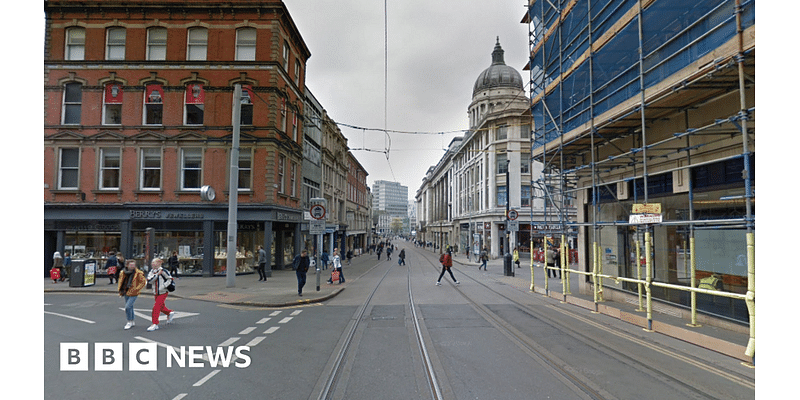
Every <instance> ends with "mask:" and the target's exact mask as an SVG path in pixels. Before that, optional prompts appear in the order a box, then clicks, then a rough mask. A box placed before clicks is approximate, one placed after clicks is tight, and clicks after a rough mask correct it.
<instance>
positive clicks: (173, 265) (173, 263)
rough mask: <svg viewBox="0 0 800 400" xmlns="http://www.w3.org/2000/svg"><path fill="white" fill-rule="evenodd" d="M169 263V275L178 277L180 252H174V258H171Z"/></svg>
mask: <svg viewBox="0 0 800 400" xmlns="http://www.w3.org/2000/svg"><path fill="white" fill-rule="evenodd" d="M167 262H169V273H170V274H172V276H173V277H175V278H177V277H178V264H179V263H178V252H177V251H173V252H172V257H170V258H169V260H168V261H167Z"/></svg>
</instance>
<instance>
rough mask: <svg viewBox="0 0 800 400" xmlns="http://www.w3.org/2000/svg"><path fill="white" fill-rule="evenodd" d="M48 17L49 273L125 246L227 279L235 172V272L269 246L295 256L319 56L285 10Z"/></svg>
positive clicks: (192, 8)
mask: <svg viewBox="0 0 800 400" xmlns="http://www.w3.org/2000/svg"><path fill="white" fill-rule="evenodd" d="M45 17H46V20H45V22H46V35H45V62H44V64H45V65H44V70H45V71H44V77H45V90H44V92H45V93H44V94H45V96H44V108H45V120H44V162H45V168H44V170H45V176H44V180H45V189H44V218H45V221H44V225H45V249H44V250H45V268H44V269H45V272H46V271H47V270H48V269H49V267H50V265H51V264H52V254H53V252H55V251H59V252H62V254H63V252H64V251H70V252H71V253H72V257H73V259H76V258H83V259H87V260H92V259H93V260H97V261H98V262H99V263H100V264H103V261H104V258H105V257H106V256H107V255H108V254H109V253H110V252H111V251H112V250H117V251H121V252H122V253H123V255H124V256H125V257H126V258H132V259H136V260H137V262H139V265H140V266H141V265H142V262H143V261H144V260H145V259H146V258H147V259H149V258H150V257H161V258H165V257H169V256H170V255H171V254H172V253H173V252H177V253H178V256H179V258H180V264H181V265H180V268H179V271H180V273H182V274H198V275H204V276H210V275H212V274H215V273H224V270H225V259H226V254H225V252H226V231H227V223H226V221H227V214H228V213H227V203H228V199H229V197H230V196H231V193H230V191H229V189H228V188H229V186H230V182H229V175H230V174H229V171H230V170H229V168H230V165H231V164H235V165H237V166H238V178H237V182H234V185H236V186H235V187H236V190H235V195H236V196H238V197H237V199H238V204H239V209H238V220H239V224H238V228H237V231H238V237H237V247H238V249H237V260H238V264H237V272H246V271H252V269H251V268H250V267H252V265H253V264H254V262H255V260H256V259H255V256H256V252H257V248H258V246H259V245H263V246H264V247H265V249H267V250H268V254H269V256H270V260H269V264H270V265H273V266H275V267H278V268H281V267H282V266H283V265H284V264H285V263H287V262H288V261H289V260H291V256H292V254H294V252H295V250H296V249H297V248H298V247H300V246H301V242H300V239H301V238H300V229H301V222H302V210H301V205H302V204H301V201H302V192H303V188H304V186H303V181H302V180H301V170H302V167H303V159H304V157H303V155H304V148H303V133H302V125H303V120H304V104H305V102H306V96H305V94H304V92H305V85H304V81H305V65H306V61H307V59H308V58H309V57H310V52H309V50H308V48H307V47H306V45H305V43H304V41H303V39H302V37H301V35H300V33H299V32H298V30H297V27H296V26H295V25H294V22H293V21H292V18H291V16H290V15H289V13H288V11H287V9H286V7H285V5H284V4H283V3H282V2H281V1H264V2H251V1H236V0H234V1H226V2H189V1H164V2H158V3H155V2H153V3H151V2H134V3H132V2H127V1H113V0H107V1H70V0H64V1H58V2H52V1H47V2H45ZM235 85H241V87H242V88H243V90H242V97H241V98H239V99H234V98H233V94H234V87H235ZM236 103H239V104H241V114H240V121H239V123H240V126H241V128H240V132H241V133H240V136H241V139H240V148H239V157H238V160H236V161H235V162H234V163H231V160H230V154H231V144H232V132H233V129H232V127H233V121H232V119H233V109H234V105H235V104H236ZM208 188H210V189H212V190H213V191H214V192H215V194H216V196H210V197H205V199H206V200H204V199H203V197H202V196H201V194H206V193H208ZM146 232H153V234H152V236H148V235H147V234H146ZM148 237H150V238H152V239H148ZM148 240H152V242H151V243H147V242H148ZM148 245H150V246H151V247H150V248H151V251H152V252H153V254H145V249H146V248H147V246H148Z"/></svg>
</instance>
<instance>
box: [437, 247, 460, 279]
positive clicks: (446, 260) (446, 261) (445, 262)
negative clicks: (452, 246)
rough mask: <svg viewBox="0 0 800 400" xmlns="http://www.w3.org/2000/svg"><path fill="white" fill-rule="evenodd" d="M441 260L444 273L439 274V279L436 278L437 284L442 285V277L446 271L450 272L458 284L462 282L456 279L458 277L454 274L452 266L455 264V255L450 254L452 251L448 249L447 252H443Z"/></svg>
mask: <svg viewBox="0 0 800 400" xmlns="http://www.w3.org/2000/svg"><path fill="white" fill-rule="evenodd" d="M439 262H440V263H442V273H441V274H439V279H437V280H436V286H441V285H442V282H441V281H442V277H443V276H444V272H445V271H447V272H449V273H450V277H451V278H453V282H455V283H456V285H458V284H459V283H460V282H458V281H457V280H456V277H455V276H454V275H453V270H452V269H451V267H452V266H453V257H452V256H450V251H449V250H448V251H447V253H443V254H442V255H441V256H439Z"/></svg>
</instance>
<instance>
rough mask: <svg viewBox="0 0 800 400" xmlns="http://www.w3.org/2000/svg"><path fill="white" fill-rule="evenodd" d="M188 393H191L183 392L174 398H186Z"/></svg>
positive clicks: (176, 399) (174, 399)
mask: <svg viewBox="0 0 800 400" xmlns="http://www.w3.org/2000/svg"><path fill="white" fill-rule="evenodd" d="M188 395H189V393H181V394H179V395H177V396H175V397H173V398H172V400H181V399H182V398H184V397H186V396H188Z"/></svg>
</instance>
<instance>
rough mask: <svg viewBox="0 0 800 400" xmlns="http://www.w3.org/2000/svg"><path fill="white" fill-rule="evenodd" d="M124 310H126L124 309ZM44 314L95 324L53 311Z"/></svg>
mask: <svg viewBox="0 0 800 400" xmlns="http://www.w3.org/2000/svg"><path fill="white" fill-rule="evenodd" d="M123 310H124V309H123ZM44 313H45V314H50V315H55V316H59V317H64V318H69V319H74V320H76V321H81V322H86V323H87V324H93V323H94V321H89V320H88V319H83V318H78V317H73V316H71V315H66V314H59V313H54V312H52V311H45V312H44Z"/></svg>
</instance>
